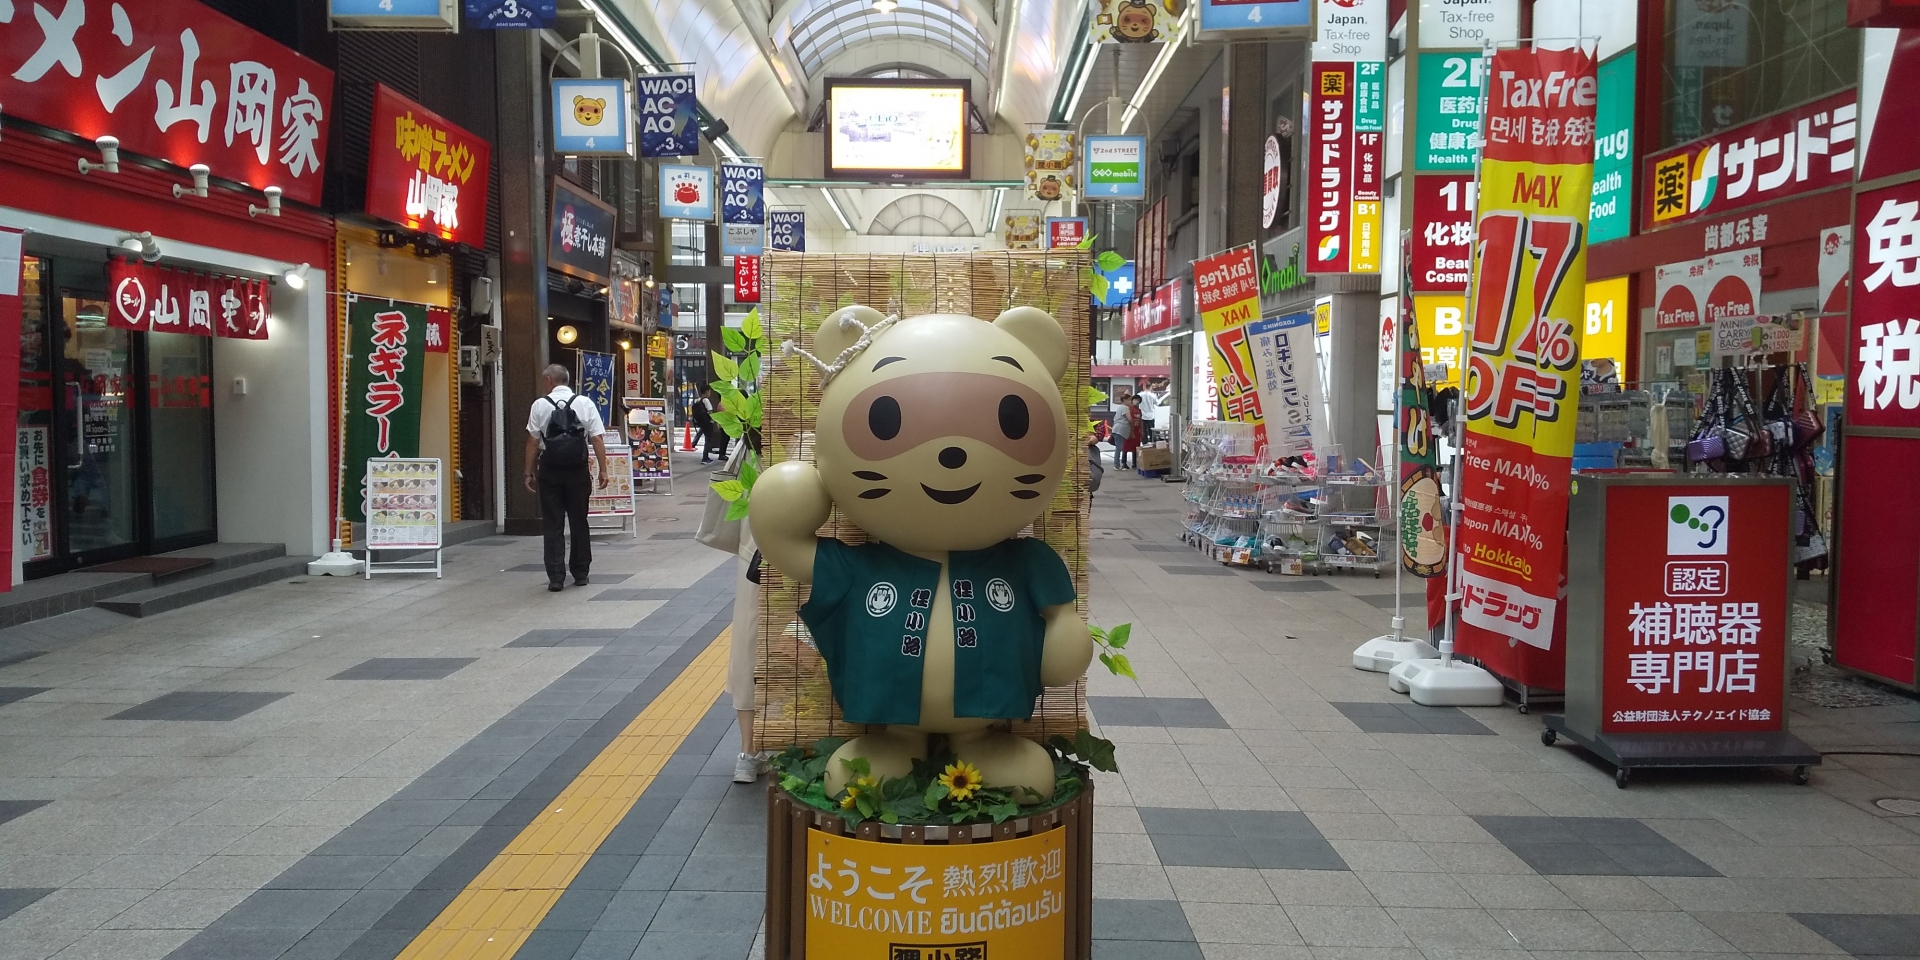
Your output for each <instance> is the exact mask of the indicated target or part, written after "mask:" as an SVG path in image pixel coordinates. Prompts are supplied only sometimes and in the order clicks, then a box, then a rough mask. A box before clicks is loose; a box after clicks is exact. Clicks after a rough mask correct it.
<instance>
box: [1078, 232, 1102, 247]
mask: <svg viewBox="0 0 1920 960" xmlns="http://www.w3.org/2000/svg"><path fill="white" fill-rule="evenodd" d="M1095 236H1097V234H1092V233H1089V234H1087V235H1086V236H1084V237H1081V238H1080V242H1079V243H1077V244H1074V246H1075V247H1076V248H1078V249H1081V250H1092V249H1093V238H1094V237H1095Z"/></svg>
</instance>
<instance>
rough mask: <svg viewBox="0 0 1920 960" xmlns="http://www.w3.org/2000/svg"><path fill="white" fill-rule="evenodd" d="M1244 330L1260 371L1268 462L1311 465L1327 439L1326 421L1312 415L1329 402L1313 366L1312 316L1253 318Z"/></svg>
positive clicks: (1305, 313) (1310, 314)
mask: <svg viewBox="0 0 1920 960" xmlns="http://www.w3.org/2000/svg"><path fill="white" fill-rule="evenodd" d="M1246 331H1247V333H1246V339H1247V346H1248V349H1249V350H1250V351H1251V352H1252V355H1253V361H1254V369H1255V370H1256V371H1257V372H1258V392H1259V394H1260V412H1261V415H1262V417H1263V419H1264V421H1265V423H1266V427H1267V456H1268V458H1269V459H1279V458H1281V457H1299V458H1301V459H1302V460H1307V461H1312V460H1313V458H1314V451H1315V450H1319V449H1323V448H1325V447H1326V445H1327V439H1328V437H1327V436H1326V432H1327V425H1326V423H1325V421H1324V419H1323V418H1322V417H1316V416H1315V415H1314V411H1316V410H1322V409H1325V406H1324V405H1325V400H1326V398H1325V396H1324V395H1323V394H1322V393H1321V386H1320V368H1319V364H1317V363H1315V362H1314V352H1313V340H1314V334H1313V313H1312V311H1307V310H1303V311H1300V312H1299V313H1289V314H1287V315H1285V316H1280V317H1266V318H1262V319H1255V320H1254V321H1252V322H1251V323H1248V324H1247V327H1246Z"/></svg>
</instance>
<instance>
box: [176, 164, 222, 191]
mask: <svg viewBox="0 0 1920 960" xmlns="http://www.w3.org/2000/svg"><path fill="white" fill-rule="evenodd" d="M187 173H189V174H191V175H192V176H193V186H191V187H183V186H181V185H179V184H177V183H176V184H174V185H173V198H174V199H175V200H178V199H180V198H181V197H205V196H206V195H207V178H208V177H209V176H211V175H212V173H213V168H211V167H209V166H207V165H206V164H204V163H196V164H194V165H193V166H191V167H188V168H187Z"/></svg>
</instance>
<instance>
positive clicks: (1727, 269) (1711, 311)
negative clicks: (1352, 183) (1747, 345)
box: [1653, 248, 1760, 330]
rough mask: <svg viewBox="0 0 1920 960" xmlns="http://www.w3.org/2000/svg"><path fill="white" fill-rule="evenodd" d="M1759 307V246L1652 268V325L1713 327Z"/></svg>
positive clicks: (1664, 326) (1663, 328) (1754, 312)
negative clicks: (1705, 325)
mask: <svg viewBox="0 0 1920 960" xmlns="http://www.w3.org/2000/svg"><path fill="white" fill-rule="evenodd" d="M1759 312H1760V250H1759V248H1754V249H1751V250H1733V251H1728V252H1725V253H1716V254H1714V255H1713V256H1710V257H1702V258H1700V259H1698V260H1689V261H1687V262H1685V263H1669V264H1662V265H1661V266H1658V267H1655V268H1654V271H1653V328H1654V329H1655V330H1678V329H1681V328H1683V327H1697V326H1700V325H1701V324H1707V325H1709V326H1711V325H1712V324H1713V323H1714V322H1715V321H1717V320H1719V319H1721V318H1723V317H1730V316H1753V315H1754V314H1757V313H1759Z"/></svg>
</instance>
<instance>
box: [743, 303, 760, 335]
mask: <svg viewBox="0 0 1920 960" xmlns="http://www.w3.org/2000/svg"><path fill="white" fill-rule="evenodd" d="M740 333H741V335H742V336H744V337H746V338H747V339H748V340H758V339H760V338H761V337H763V336H766V330H765V328H763V327H762V326H761V325H760V308H759V307H754V308H753V309H752V310H748V311H747V315H746V316H745V317H744V318H742V319H741V320H740Z"/></svg>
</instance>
